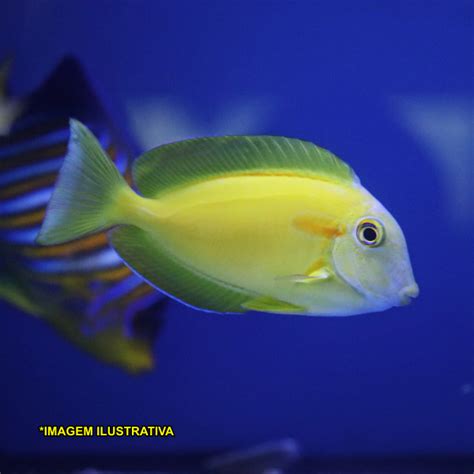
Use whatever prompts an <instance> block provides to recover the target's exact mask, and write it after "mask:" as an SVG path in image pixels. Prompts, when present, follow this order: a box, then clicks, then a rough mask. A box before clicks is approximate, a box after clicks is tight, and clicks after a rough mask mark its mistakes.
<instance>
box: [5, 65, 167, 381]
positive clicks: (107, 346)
mask: <svg viewBox="0 0 474 474" xmlns="http://www.w3.org/2000/svg"><path fill="white" fill-rule="evenodd" d="M7 85H8V83H7V67H4V68H3V69H2V70H0V262H1V263H0V299H4V300H7V301H8V302H10V303H11V304H13V305H15V306H17V307H19V308H21V309H23V310H24V311H26V312H28V313H30V314H32V315H35V316H38V317H41V318H44V319H45V320H47V321H49V322H50V323H51V324H52V325H53V326H55V327H56V328H57V329H58V330H59V331H60V332H61V333H63V334H64V335H65V336H66V337H67V338H69V339H70V340H72V341H73V342H74V343H76V344H77V345H79V346H80V347H82V348H83V349H85V350H86V351H88V352H90V353H92V354H94V355H95V356H96V357H98V358H99V359H101V360H103V361H106V362H108V363H112V364H115V365H118V366H120V367H122V368H124V369H126V370H128V371H131V372H138V371H142V370H147V369H150V368H151V367H152V366H153V351H152V345H153V342H154V340H155V338H156V334H157V330H158V327H159V325H160V322H161V318H160V313H161V312H162V310H163V306H164V304H166V300H165V297H164V296H163V295H161V294H160V293H159V292H157V291H156V290H154V289H153V288H151V287H150V286H148V285H147V284H146V283H144V282H143V281H142V280H141V279H140V278H139V277H137V276H135V275H134V274H133V273H131V271H130V270H129V269H128V268H127V267H126V266H125V265H124V264H123V263H122V261H121V259H120V258H119V257H118V255H117V254H116V253H115V251H114V250H113V249H112V248H111V247H110V246H109V244H108V243H107V239H106V235H105V233H97V234H94V235H91V236H89V237H86V238H83V239H79V240H76V241H74V242H71V243H67V244H63V245H56V246H53V247H39V246H37V245H36V244H35V238H36V235H37V233H38V231H39V229H40V227H41V223H42V221H43V218H44V215H45V209H46V204H47V203H48V201H49V198H50V196H51V194H52V190H53V187H54V183H55V181H56V178H57V175H58V171H59V169H60V167H61V164H62V161H63V159H64V156H65V154H66V151H67V143H68V140H69V119H70V118H71V117H75V118H78V119H80V120H81V121H83V122H85V123H87V124H88V126H89V127H90V128H91V129H92V130H93V131H94V133H95V134H96V136H98V137H99V139H100V141H101V144H102V146H103V147H104V148H105V149H106V150H107V152H108V154H109V155H110V157H111V158H112V159H113V161H114V162H115V163H116V165H117V167H118V168H119V169H120V171H121V172H122V173H123V174H124V175H125V176H126V177H127V178H129V173H130V160H131V153H130V149H129V147H128V146H127V145H126V144H125V143H124V142H123V141H121V140H120V136H119V135H118V134H117V132H116V131H115V128H114V126H113V124H112V122H111V121H110V120H109V119H108V117H107V114H106V113H105V111H104V109H103V107H102V106H101V104H100V102H99V100H98V99H97V97H96V95H95V93H94V91H93V89H92V87H91V86H90V85H89V82H88V80H87V78H86V76H85V74H84V73H83V71H82V68H81V66H80V64H79V63H78V61H77V60H75V59H74V58H71V57H67V58H65V59H64V60H63V61H62V62H61V63H60V64H59V65H58V67H57V68H56V69H55V70H54V72H53V73H52V75H51V76H50V77H49V78H48V79H47V80H46V81H45V82H44V84H43V85H42V86H41V87H40V88H39V89H38V90H37V91H35V92H33V93H32V94H31V95H30V96H28V97H24V98H15V97H13V98H12V97H10V96H9V95H8V87H7ZM2 132H3V134H2Z"/></svg>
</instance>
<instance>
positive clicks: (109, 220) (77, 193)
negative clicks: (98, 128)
mask: <svg viewBox="0 0 474 474" xmlns="http://www.w3.org/2000/svg"><path fill="white" fill-rule="evenodd" d="M70 126H71V137H70V139H69V146H68V153H67V155H66V158H65V160H64V164H63V166H62V168H61V171H60V173H59V178H58V181H57V183H56V186H55V189H54V192H53V196H52V197H51V200H50V202H49V204H48V209H47V212H46V217H45V220H44V221H43V225H42V226H41V230H40V232H39V235H38V237H37V239H36V242H37V243H39V244H42V245H53V244H60V243H63V242H67V241H70V240H74V239H77V238H79V237H82V236H84V235H87V234H91V233H93V232H97V231H99V230H103V229H106V228H107V227H110V226H112V225H113V224H114V223H115V222H114V212H113V205H114V203H115V197H116V196H117V192H118V191H119V190H120V189H122V188H123V187H127V183H126V182H125V180H124V178H123V177H122V175H121V174H120V173H119V171H118V170H117V168H116V167H115V165H114V164H113V163H112V161H111V160H110V159H109V158H108V156H107V155H106V154H105V152H104V150H103V149H102V148H101V146H100V144H99V142H98V141H97V140H96V138H95V137H94V135H93V134H92V133H91V132H90V130H89V129H88V128H87V127H86V126H85V125H83V124H82V123H80V122H79V121H77V120H71V121H70Z"/></svg>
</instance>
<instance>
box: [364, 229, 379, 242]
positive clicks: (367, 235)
mask: <svg viewBox="0 0 474 474" xmlns="http://www.w3.org/2000/svg"><path fill="white" fill-rule="evenodd" d="M363 236H364V239H365V240H366V241H367V242H375V241H376V240H377V231H376V230H375V229H374V228H373V227H366V228H365V229H364V231H363Z"/></svg>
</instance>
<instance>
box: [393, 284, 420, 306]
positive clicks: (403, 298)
mask: <svg viewBox="0 0 474 474" xmlns="http://www.w3.org/2000/svg"><path fill="white" fill-rule="evenodd" d="M419 294H420V289H419V287H418V285H417V284H416V283H412V284H411V285H407V286H404V287H403V288H402V289H401V290H400V291H399V293H398V298H399V304H398V305H397V306H406V305H407V304H410V303H411V300H412V299H414V298H416V297H417V296H418V295H419Z"/></svg>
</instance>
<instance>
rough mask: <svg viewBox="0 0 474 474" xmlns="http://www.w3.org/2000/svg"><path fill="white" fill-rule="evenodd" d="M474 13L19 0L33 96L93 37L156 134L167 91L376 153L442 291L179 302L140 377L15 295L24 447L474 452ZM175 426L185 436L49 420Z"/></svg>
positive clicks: (379, 170)
mask: <svg viewBox="0 0 474 474" xmlns="http://www.w3.org/2000/svg"><path fill="white" fill-rule="evenodd" d="M473 11H474V8H473V3H472V2H468V1H449V2H448V1H445V2H440V1H439V2H438V1H412V2H403V4H402V2H379V1H362V2H341V1H335V2H330V1H325V2H322V1H314V2H303V1H300V2H277V1H273V2H270V1H234V2H232V1H229V2H208V1H197V2H179V1H176V2H175V1H168V2H161V1H144V0H139V1H131V0H130V1H123V0H119V1H112V0H101V1H90V0H88V1H83V0H81V1H77V2H69V1H68V2H66V1H59V0H57V1H52V0H43V1H13V0H7V1H3V2H2V4H1V15H0V56H1V55H3V54H6V53H7V52H9V51H11V52H13V53H14V54H15V68H14V71H13V76H12V81H13V86H14V90H15V92H17V93H24V92H27V91H29V90H31V89H33V88H34V87H36V86H37V85H38V84H39V83H40V82H41V80H42V79H43V78H44V77H45V76H46V75H47V74H48V73H49V72H50V71H51V70H52V68H53V67H54V65H55V64H56V63H57V62H58V61H59V60H60V58H61V57H62V56H63V55H64V54H67V53H74V54H75V55H77V56H78V57H79V59H80V60H81V61H82V62H83V64H84V66H85V67H86V69H87V71H88V73H89V75H90V76H91V78H92V80H93V82H94V84H95V86H96V88H97V90H98V91H99V93H100V95H101V97H102V98H103V100H104V101H105V103H106V104H107V106H108V107H109V110H111V112H112V113H113V114H114V115H115V118H116V120H117V121H118V122H119V123H120V125H121V126H122V127H123V128H124V129H126V130H127V131H129V132H130V134H131V135H134V136H138V135H140V134H143V132H144V131H143V130H138V131H137V130H136V129H133V127H132V126H129V125H130V123H137V122H136V120H135V119H134V118H133V117H134V116H138V115H139V113H140V110H141V109H140V107H142V108H143V106H146V105H147V104H149V103H153V101H156V100H157V98H158V99H159V100H158V103H166V104H168V109H170V110H175V109H179V110H180V114H181V116H183V115H185V116H186V117H188V120H189V123H192V124H194V125H195V127H196V128H197V129H199V130H203V131H207V130H209V133H211V132H212V131H215V130H219V125H216V124H219V123H220V122H219V121H220V120H221V119H222V117H223V116H226V117H227V118H226V119H225V120H224V119H222V120H224V122H226V123H225V124H224V125H222V127H223V128H225V127H229V123H231V122H232V121H231V120H230V119H229V115H230V116H231V118H232V115H233V113H232V111H233V110H240V109H239V107H240V106H239V104H247V105H245V107H246V109H245V110H247V112H246V113H243V115H242V117H241V118H240V119H239V120H237V121H236V123H235V124H233V125H232V123H231V126H230V128H231V130H228V131H229V132H233V131H235V133H240V131H241V129H245V127H247V125H249V124H248V123H247V121H252V120H253V122H252V126H251V127H250V125H249V128H251V130H249V131H251V132H253V133H268V134H276V135H286V136H292V137H298V138H303V139H308V140H311V141H313V142H315V143H317V144H319V145H321V146H324V147H326V148H328V149H330V150H331V151H333V152H334V153H336V154H338V155H339V156H341V157H342V158H343V159H345V160H346V161H348V162H349V163H350V164H351V165H352V166H353V167H354V169H355V170H356V172H357V174H358V175H359V176H360V178H361V181H362V183H363V184H364V185H365V186H366V187H367V188H368V189H369V190H370V191H371V192H372V193H373V194H374V195H375V196H376V197H377V198H379V199H380V200H381V202H382V203H384V204H385V205H386V207H387V208H388V209H389V210H391V211H392V213H393V214H394V215H395V217H396V218H397V219H398V221H399V223H400V224H401V226H402V228H403V229H404V232H405V235H406V238H407V241H408V244H409V249H410V253H411V258H412V263H413V267H414V271H415V276H416V278H417V281H418V283H419V286H420V289H421V294H420V297H419V298H418V300H416V301H415V302H414V304H412V305H411V306H409V307H404V308H395V309H392V310H389V311H386V312H384V313H378V314H372V315H364V316H358V317H352V318H342V319H339V318H309V317H295V316H283V315H278V316H277V315H267V314H256V313H251V314H248V315H245V316H219V315H213V314H206V313H200V312H197V311H194V310H192V309H190V308H187V307H185V306H183V305H180V304H178V303H172V304H171V306H170V309H169V311H168V312H167V324H166V326H165V328H164V331H163V333H162V335H161V337H160V340H159V342H158V344H157V346H156V354H157V358H158V367H157V369H156V370H155V371H153V372H152V373H150V374H147V375H144V376H140V377H130V376H128V375H126V374H124V373H122V372H121V371H119V370H118V369H115V368H111V367H108V366H104V365H102V364H100V363H98V362H96V361H95V360H93V359H92V358H90V357H89V356H88V355H85V354H83V353H82V352H80V351H78V350H77V349H76V348H75V347H73V346H71V345H70V344H69V343H68V342H66V341H65V340H63V339H62V338H60V337H59V336H58V335H57V334H56V333H54V332H53V331H52V330H51V329H50V328H49V327H47V326H45V325H44V324H42V322H41V321H39V320H35V319H33V318H31V317H26V316H24V315H23V314H22V313H21V312H19V311H17V310H15V309H12V308H11V307H9V306H7V305H6V304H5V303H0V311H1V318H0V334H1V343H0V360H1V361H2V363H1V367H2V370H1V379H2V382H1V388H0V420H1V422H0V446H1V447H2V449H3V450H5V451H8V452H11V453H13V452H36V453H52V452H58V451H61V452H64V451H68V452H84V451H97V452H134V453H136V452H141V451H148V452H149V451H153V452H159V451H163V452H164V451H173V452H183V451H186V450H199V449H206V450H208V449H216V448H224V447H240V446H246V445H251V444H253V443H258V442H261V441H265V440H268V439H276V438H279V437H287V436H292V437H294V438H295V439H297V440H298V441H299V442H301V444H302V448H303V449H304V450H305V451H306V452H308V453H312V454H316V455H330V454H352V453H356V454H357V453H359V454H369V455H371V454H384V453H392V454H399V453H404V454H418V453H427V454H429V453H437V454H442V453H473V452H474V296H473V294H474V278H473V274H474V272H473V265H474V264H473V261H474V258H473V257H474V255H473V237H472V236H473V230H474V222H473V206H472V198H473V195H472V182H473V165H472V160H473V148H472V147H473V139H472V136H473V135H472V113H473V109H472V104H473V78H474V75H473V26H474V13H473ZM160 101H161V102H160ZM163 101H164V102H163ZM170 104H171V105H170ZM249 104H250V105H249ZM173 107H175V109H173ZM229 111H230V112H229ZM133 114H135V115H133ZM137 114H138V115H137ZM252 114H253V115H252ZM134 120H135V122H134ZM229 120H230V122H229ZM242 122H244V123H242ZM168 126H169V128H171V129H173V126H174V125H173V121H172V120H171V119H170V121H169V123H168ZM176 127H178V126H176ZM176 127H175V128H176ZM135 128H136V127H135ZM191 128H192V127H191ZM226 130H227V129H226ZM168 132H169V130H168ZM172 132H173V130H171V132H170V133H172ZM176 133H177V134H178V135H179V134H180V133H181V134H186V133H188V134H190V132H189V127H188V128H187V129H186V131H185V132H182V131H180V130H177V131H176ZM153 139H154V137H153V136H152V137H151V138H150V137H148V138H147V140H148V143H149V142H150V140H151V141H153ZM162 139H163V137H160V136H159V134H157V136H156V143H158V142H160V140H162ZM166 423H168V424H172V426H173V428H174V430H175V432H176V437H175V438H173V439H163V440H160V439H158V440H157V439H147V438H140V439H131V438H128V439H119V438H110V439H97V438H84V439H44V438H42V437H41V436H40V435H39V434H38V432H37V426H38V425H42V424H166Z"/></svg>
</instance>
